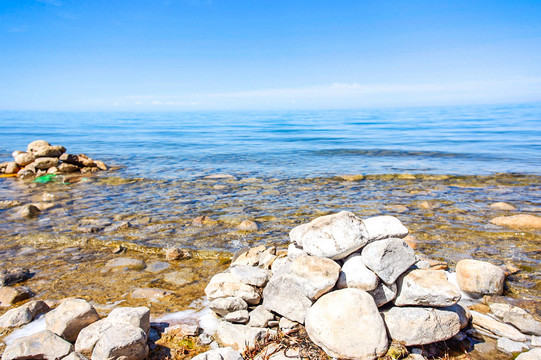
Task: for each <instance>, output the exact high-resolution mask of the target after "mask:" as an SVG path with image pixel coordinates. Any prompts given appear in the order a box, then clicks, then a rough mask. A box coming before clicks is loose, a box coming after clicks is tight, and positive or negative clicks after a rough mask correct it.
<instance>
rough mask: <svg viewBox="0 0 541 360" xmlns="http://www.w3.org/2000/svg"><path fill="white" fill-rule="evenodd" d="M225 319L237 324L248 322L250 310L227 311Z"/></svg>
mask: <svg viewBox="0 0 541 360" xmlns="http://www.w3.org/2000/svg"><path fill="white" fill-rule="evenodd" d="M224 319H225V320H227V321H229V322H232V323H235V324H246V323H247V322H248V320H249V319H250V315H248V310H237V311H233V312H230V313H227V314H226V315H225V317H224Z"/></svg>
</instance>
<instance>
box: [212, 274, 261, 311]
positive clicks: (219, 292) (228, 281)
mask: <svg viewBox="0 0 541 360" xmlns="http://www.w3.org/2000/svg"><path fill="white" fill-rule="evenodd" d="M205 294H206V295H207V298H208V299H209V300H210V301H213V300H215V299H218V298H225V297H239V298H241V299H243V300H244V301H246V302H247V303H248V304H250V305H257V304H259V302H260V301H261V296H260V295H259V293H258V292H257V291H256V290H255V288H254V287H253V286H251V285H247V284H244V283H241V282H239V281H238V279H237V278H236V276H234V275H233V274H230V273H221V274H217V275H214V276H213V277H212V279H210V282H209V283H208V285H207V287H206V288H205Z"/></svg>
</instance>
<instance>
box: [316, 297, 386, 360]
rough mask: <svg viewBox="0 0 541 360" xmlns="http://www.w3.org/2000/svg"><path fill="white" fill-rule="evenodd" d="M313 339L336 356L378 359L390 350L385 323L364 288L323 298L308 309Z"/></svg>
mask: <svg viewBox="0 0 541 360" xmlns="http://www.w3.org/2000/svg"><path fill="white" fill-rule="evenodd" d="M306 331H307V333H308V336H309V337H310V339H311V340H312V341H313V342H314V343H316V344H317V345H319V346H320V347H321V348H322V349H323V350H325V352H326V353H327V354H328V355H329V356H332V357H336V358H343V359H376V358H377V357H379V356H382V355H384V354H385V352H386V351H387V346H388V341H387V332H386V330H385V324H384V323H383V320H382V319H381V316H380V314H379V312H378V308H377V307H376V304H375V303H374V300H373V299H372V297H371V296H370V295H369V294H368V293H367V292H365V291H363V290H360V289H341V290H337V291H333V292H331V293H329V294H326V295H324V296H322V297H321V298H320V299H319V300H318V301H316V303H315V304H314V305H313V306H312V307H311V308H310V309H309V310H308V313H307V315H306Z"/></svg>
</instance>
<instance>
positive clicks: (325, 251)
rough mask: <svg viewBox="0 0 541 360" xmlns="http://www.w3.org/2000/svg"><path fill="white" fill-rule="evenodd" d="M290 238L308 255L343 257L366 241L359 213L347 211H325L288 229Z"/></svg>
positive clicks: (365, 233) (335, 258)
mask: <svg viewBox="0 0 541 360" xmlns="http://www.w3.org/2000/svg"><path fill="white" fill-rule="evenodd" d="M289 236H290V239H291V241H292V242H295V243H296V244H297V245H299V246H301V247H302V248H303V250H304V251H306V252H307V253H308V254H309V255H314V256H321V257H327V258H331V259H333V260H338V259H343V258H345V257H346V256H348V255H349V254H351V253H353V252H355V251H356V250H359V249H360V248H362V247H363V246H364V245H366V244H367V243H368V232H367V231H366V227H365V225H364V223H363V221H362V220H361V218H360V217H358V216H356V215H355V214H353V213H351V212H349V211H341V212H339V213H338V214H333V215H326V216H321V217H318V218H317V219H314V220H312V221H311V222H310V223H308V224H303V225H300V226H298V227H296V228H295V229H293V230H291V232H290V233H289Z"/></svg>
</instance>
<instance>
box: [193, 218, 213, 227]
mask: <svg viewBox="0 0 541 360" xmlns="http://www.w3.org/2000/svg"><path fill="white" fill-rule="evenodd" d="M210 221H212V219H211V218H210V217H208V216H207V215H201V216H198V217H196V218H194V219H193V220H192V225H193V226H197V227H202V226H203V225H205V224H206V223H208V222H210Z"/></svg>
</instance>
